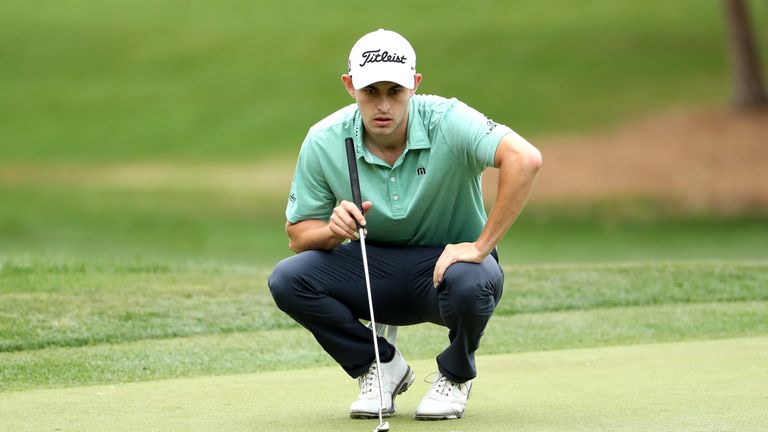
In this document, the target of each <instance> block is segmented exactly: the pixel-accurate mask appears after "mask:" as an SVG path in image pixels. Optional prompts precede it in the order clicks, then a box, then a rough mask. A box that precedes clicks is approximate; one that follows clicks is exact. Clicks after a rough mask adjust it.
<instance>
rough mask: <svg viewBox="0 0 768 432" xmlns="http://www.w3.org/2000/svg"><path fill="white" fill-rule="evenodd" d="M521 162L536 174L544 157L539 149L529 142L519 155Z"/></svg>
mask: <svg viewBox="0 0 768 432" xmlns="http://www.w3.org/2000/svg"><path fill="white" fill-rule="evenodd" d="M521 162H522V164H523V166H524V167H525V168H526V170H528V171H529V172H532V173H534V174H536V173H537V172H539V170H540V169H541V165H542V164H543V163H544V159H543V158H542V156H541V152H540V151H539V149H537V148H536V147H534V146H532V145H530V144H529V145H528V148H527V149H526V151H525V152H524V154H523V155H521Z"/></svg>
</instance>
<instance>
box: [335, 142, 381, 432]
mask: <svg viewBox="0 0 768 432" xmlns="http://www.w3.org/2000/svg"><path fill="white" fill-rule="evenodd" d="M344 144H345V145H346V147H347V164H348V165H349V183H350V184H351V185H352V201H353V202H354V203H355V205H356V206H357V208H359V209H360V211H363V198H362V196H361V195H360V178H359V177H358V175H357V159H356V158H355V142H354V140H353V139H352V138H351V137H350V138H347V139H345V140H344ZM357 231H358V233H359V234H360V251H361V252H362V254H363V271H364V272H365V289H366V292H367V294H368V311H369V312H370V313H371V334H372V335H373V352H374V353H375V355H376V375H377V378H378V380H379V425H378V426H376V427H375V428H374V429H373V432H387V431H389V422H385V421H384V416H383V414H382V411H383V410H384V390H383V389H382V387H381V358H380V357H379V339H378V334H377V332H376V318H374V316H373V300H371V278H370V276H369V274H368V257H367V254H366V252H365V229H364V227H362V226H360V224H357Z"/></svg>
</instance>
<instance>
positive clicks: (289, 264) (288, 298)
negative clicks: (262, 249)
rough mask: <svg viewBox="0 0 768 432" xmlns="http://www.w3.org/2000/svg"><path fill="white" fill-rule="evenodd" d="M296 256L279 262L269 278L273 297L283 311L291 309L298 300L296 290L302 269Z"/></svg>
mask: <svg viewBox="0 0 768 432" xmlns="http://www.w3.org/2000/svg"><path fill="white" fill-rule="evenodd" d="M296 257H297V256H292V257H289V258H286V259H284V260H282V261H280V262H279V263H277V265H276V266H275V268H274V270H272V274H270V275H269V279H268V280H267V285H268V286H269V292H270V293H271V294H272V299H274V301H275V304H276V305H277V307H278V308H280V309H281V310H283V311H286V310H289V309H290V308H291V305H293V304H294V303H295V301H296V290H297V287H298V285H299V284H298V281H299V278H300V277H301V270H302V269H301V268H300V266H298V265H297V264H298V263H297V262H296V261H297V260H296Z"/></svg>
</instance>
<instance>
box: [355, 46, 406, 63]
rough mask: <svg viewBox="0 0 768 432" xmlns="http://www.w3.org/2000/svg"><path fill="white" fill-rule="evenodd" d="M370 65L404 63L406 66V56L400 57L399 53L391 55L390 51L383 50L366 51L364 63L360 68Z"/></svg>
mask: <svg viewBox="0 0 768 432" xmlns="http://www.w3.org/2000/svg"><path fill="white" fill-rule="evenodd" d="M368 63H402V64H405V56H399V55H397V53H394V54H390V53H389V52H388V51H384V52H381V49H377V50H371V51H366V52H364V53H363V62H362V63H360V67H363V66H365V65H367V64H368Z"/></svg>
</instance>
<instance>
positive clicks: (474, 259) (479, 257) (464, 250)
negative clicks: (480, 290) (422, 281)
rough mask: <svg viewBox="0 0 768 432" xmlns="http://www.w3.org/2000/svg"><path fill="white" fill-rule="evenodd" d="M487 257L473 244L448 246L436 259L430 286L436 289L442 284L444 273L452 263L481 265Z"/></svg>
mask: <svg viewBox="0 0 768 432" xmlns="http://www.w3.org/2000/svg"><path fill="white" fill-rule="evenodd" d="M486 256H488V254H487V253H483V252H481V251H480V249H479V248H478V247H477V244H475V243H457V244H449V245H447V246H446V247H445V249H443V253H442V254H441V255H440V258H438V259H437V263H436V264H435V272H434V274H433V276H432V284H433V285H434V286H435V288H437V286H438V285H440V284H441V283H442V282H443V276H444V275H445V271H446V270H448V267H450V266H451V265H452V264H453V263H456V262H471V263H481V262H483V260H484V259H485V257H486Z"/></svg>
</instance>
